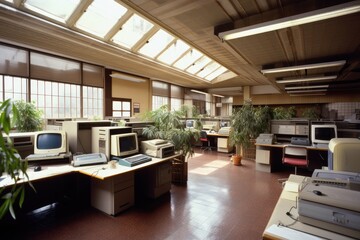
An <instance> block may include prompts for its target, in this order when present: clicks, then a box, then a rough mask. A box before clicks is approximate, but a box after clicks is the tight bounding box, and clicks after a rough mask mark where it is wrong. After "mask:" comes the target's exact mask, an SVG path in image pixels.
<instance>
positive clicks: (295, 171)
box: [295, 166, 297, 175]
mask: <svg viewBox="0 0 360 240" xmlns="http://www.w3.org/2000/svg"><path fill="white" fill-rule="evenodd" d="M295 175H297V167H296V166H295Z"/></svg>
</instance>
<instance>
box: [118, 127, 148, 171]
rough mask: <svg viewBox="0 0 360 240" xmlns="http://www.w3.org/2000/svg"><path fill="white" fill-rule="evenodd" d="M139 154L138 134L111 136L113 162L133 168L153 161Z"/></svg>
mask: <svg viewBox="0 0 360 240" xmlns="http://www.w3.org/2000/svg"><path fill="white" fill-rule="evenodd" d="M138 153H139V144H138V138H137V134H136V133H123V134H115V135H112V136H111V159H112V160H116V161H118V163H119V164H120V165H123V166H127V167H133V166H135V165H138V164H141V163H145V162H148V161H151V160H152V158H151V157H149V156H147V155H145V154H138ZM134 154H135V155H134Z"/></svg>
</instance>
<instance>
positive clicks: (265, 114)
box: [229, 99, 271, 156]
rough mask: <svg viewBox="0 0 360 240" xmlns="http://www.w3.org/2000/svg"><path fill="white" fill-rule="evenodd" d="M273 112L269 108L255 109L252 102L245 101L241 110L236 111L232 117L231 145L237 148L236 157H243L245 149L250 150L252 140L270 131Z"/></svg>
mask: <svg viewBox="0 0 360 240" xmlns="http://www.w3.org/2000/svg"><path fill="white" fill-rule="evenodd" d="M270 119H271V110H270V108H269V107H267V106H265V107H254V106H253V104H252V102H251V100H250V99H249V100H245V101H244V104H243V106H242V107H241V108H238V109H235V110H234V111H233V114H232V115H231V117H230V121H231V127H232V129H231V131H230V135H229V139H230V143H231V144H234V145H235V147H236V155H239V156H241V155H242V152H243V149H244V148H248V147H249V146H250V144H251V139H254V138H256V137H257V136H258V135H259V134H260V133H262V132H266V131H268V128H269V121H270Z"/></svg>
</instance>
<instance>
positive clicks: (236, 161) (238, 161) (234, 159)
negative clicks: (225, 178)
mask: <svg viewBox="0 0 360 240" xmlns="http://www.w3.org/2000/svg"><path fill="white" fill-rule="evenodd" d="M231 160H232V162H233V164H234V165H235V166H240V165H241V156H239V155H233V156H232V157H231Z"/></svg>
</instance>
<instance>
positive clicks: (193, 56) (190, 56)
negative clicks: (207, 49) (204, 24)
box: [174, 49, 203, 70]
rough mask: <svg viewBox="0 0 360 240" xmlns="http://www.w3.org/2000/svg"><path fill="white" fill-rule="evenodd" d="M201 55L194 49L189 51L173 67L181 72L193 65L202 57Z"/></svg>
mask: <svg viewBox="0 0 360 240" xmlns="http://www.w3.org/2000/svg"><path fill="white" fill-rule="evenodd" d="M202 56H203V54H202V53H201V52H199V51H198V50H196V49H191V50H190V51H188V52H187V53H186V55H185V56H183V57H182V58H180V59H179V60H178V61H177V62H176V63H175V64H174V67H176V68H179V69H181V70H185V69H186V68H187V67H189V66H190V65H191V64H193V63H194V62H195V61H196V60H198V59H199V58H200V57H202Z"/></svg>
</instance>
